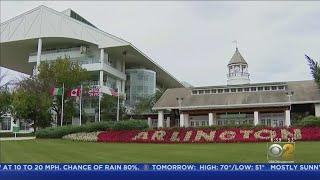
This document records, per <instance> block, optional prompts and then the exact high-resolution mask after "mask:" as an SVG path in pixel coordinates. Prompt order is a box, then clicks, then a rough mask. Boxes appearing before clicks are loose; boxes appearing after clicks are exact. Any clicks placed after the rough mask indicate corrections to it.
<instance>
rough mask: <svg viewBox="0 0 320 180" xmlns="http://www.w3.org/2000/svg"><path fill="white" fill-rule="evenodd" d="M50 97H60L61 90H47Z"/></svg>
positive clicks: (54, 88)
mask: <svg viewBox="0 0 320 180" xmlns="http://www.w3.org/2000/svg"><path fill="white" fill-rule="evenodd" d="M49 92H50V94H51V96H61V95H62V88H56V87H53V88H50V90H49Z"/></svg>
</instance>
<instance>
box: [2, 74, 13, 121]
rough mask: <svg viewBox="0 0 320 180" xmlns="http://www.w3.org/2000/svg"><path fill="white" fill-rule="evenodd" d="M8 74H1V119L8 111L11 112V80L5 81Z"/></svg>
mask: <svg viewBox="0 0 320 180" xmlns="http://www.w3.org/2000/svg"><path fill="white" fill-rule="evenodd" d="M0 71H1V70H0ZM5 76H6V74H0V121H1V120H2V116H3V115H4V114H6V113H10V109H11V101H12V94H11V92H10V91H9V88H8V85H10V84H11V81H8V82H4V78H5Z"/></svg>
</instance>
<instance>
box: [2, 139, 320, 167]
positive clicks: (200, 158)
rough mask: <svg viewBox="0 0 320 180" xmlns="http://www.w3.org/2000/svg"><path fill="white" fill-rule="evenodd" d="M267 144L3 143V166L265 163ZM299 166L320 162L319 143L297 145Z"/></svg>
mask: <svg viewBox="0 0 320 180" xmlns="http://www.w3.org/2000/svg"><path fill="white" fill-rule="evenodd" d="M266 148H267V144H266V143H232V144H125V143H91V142H90V143H89V142H73V141H69V140H60V139H59V140H57V139H37V140H28V141H2V142H0V162H8V163H9V162H10V163H33V162H39V163H40V162H56V163H58V162H83V163H89V162H106V163H125V162H126V163H134V162H145V163H153V162H157V163H159V162H164V163H165V162H186V163H188V162H199V163H205V162H206V163H210V162H224V163H232V162H266V161H267V160H266ZM295 160H296V162H320V142H297V143H296V153H295Z"/></svg>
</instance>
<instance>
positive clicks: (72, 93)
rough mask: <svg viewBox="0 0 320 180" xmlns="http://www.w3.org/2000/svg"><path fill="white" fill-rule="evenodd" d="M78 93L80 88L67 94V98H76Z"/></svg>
mask: <svg viewBox="0 0 320 180" xmlns="http://www.w3.org/2000/svg"><path fill="white" fill-rule="evenodd" d="M80 92H81V89H80V88H75V89H72V90H70V91H69V92H68V96H71V97H77V96H80Z"/></svg>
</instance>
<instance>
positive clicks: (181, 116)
mask: <svg viewBox="0 0 320 180" xmlns="http://www.w3.org/2000/svg"><path fill="white" fill-rule="evenodd" d="M180 127H184V115H183V113H180Z"/></svg>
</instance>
